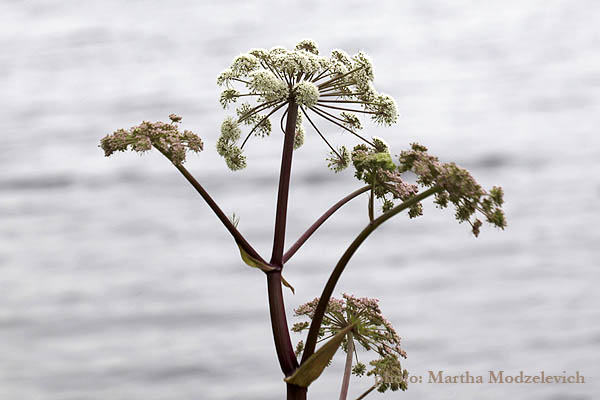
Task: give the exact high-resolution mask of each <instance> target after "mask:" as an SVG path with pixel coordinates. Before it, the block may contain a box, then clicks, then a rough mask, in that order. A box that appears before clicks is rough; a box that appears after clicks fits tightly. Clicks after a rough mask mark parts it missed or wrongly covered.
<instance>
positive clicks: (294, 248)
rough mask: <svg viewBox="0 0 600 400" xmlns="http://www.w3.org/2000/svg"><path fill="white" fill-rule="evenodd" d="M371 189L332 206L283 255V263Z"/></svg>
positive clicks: (354, 194)
mask: <svg viewBox="0 0 600 400" xmlns="http://www.w3.org/2000/svg"><path fill="white" fill-rule="evenodd" d="M370 188H371V185H367V186H364V187H362V188H360V189H358V190H355V191H354V192H352V193H350V194H349V195H348V196H346V197H344V198H343V199H341V200H340V201H338V202H337V203H335V204H334V205H333V206H331V208H330V209H329V210H327V211H326V212H325V213H324V214H323V215H321V217H320V218H319V219H318V220H316V221H315V223H314V224H312V225H311V226H310V228H308V229H307V230H306V232H304V233H303V234H302V236H300V237H299V238H298V240H296V243H294V244H293V245H292V247H290V248H289V249H288V251H286V252H285V254H284V255H283V262H284V263H286V262H287V261H288V260H289V259H290V258H292V256H293V255H294V254H295V253H296V252H297V251H298V249H300V247H302V245H303V244H304V242H306V241H307V240H308V239H309V238H310V237H311V236H312V234H313V233H315V231H316V230H317V229H319V227H320V226H321V225H323V223H324V222H325V221H327V219H328V218H329V217H331V216H332V215H333V213H335V212H336V211H337V210H339V209H340V208H341V207H342V206H343V205H344V204H346V203H347V202H349V201H350V200H352V199H353V198H355V197H356V196H358V195H360V194H362V193H364V192H366V191H367V190H369V189H370Z"/></svg>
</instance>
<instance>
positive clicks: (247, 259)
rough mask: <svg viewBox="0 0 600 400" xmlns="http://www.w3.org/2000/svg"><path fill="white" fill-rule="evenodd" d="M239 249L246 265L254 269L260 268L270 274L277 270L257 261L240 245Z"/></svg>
mask: <svg viewBox="0 0 600 400" xmlns="http://www.w3.org/2000/svg"><path fill="white" fill-rule="evenodd" d="M238 248H239V249H240V255H241V256H242V260H243V261H244V262H245V263H246V265H249V266H250V267H252V268H258V269H260V270H261V271H264V272H269V271H274V270H275V267H271V266H270V265H267V264H265V263H263V262H262V261H260V260H257V259H256V258H254V257H252V256H251V255H250V254H248V253H247V252H246V250H244V249H243V248H242V246H240V245H239V244H238Z"/></svg>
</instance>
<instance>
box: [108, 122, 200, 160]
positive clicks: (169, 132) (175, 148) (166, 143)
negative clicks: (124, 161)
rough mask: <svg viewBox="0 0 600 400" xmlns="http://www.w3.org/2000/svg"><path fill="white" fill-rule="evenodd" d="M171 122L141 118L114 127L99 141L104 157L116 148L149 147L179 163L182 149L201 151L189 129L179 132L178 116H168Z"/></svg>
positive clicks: (141, 151) (194, 135)
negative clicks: (125, 126) (137, 122)
mask: <svg viewBox="0 0 600 400" xmlns="http://www.w3.org/2000/svg"><path fill="white" fill-rule="evenodd" d="M169 118H170V119H171V123H166V122H160V121H158V122H148V121H143V122H142V123H141V124H140V125H137V126H134V127H131V128H129V129H118V130H116V131H115V132H114V133H112V134H111V135H106V136H105V137H104V138H102V139H101V140H100V147H101V148H102V150H104V155H105V156H106V157H108V156H110V155H112V154H113V153H115V152H117V151H125V150H127V149H131V150H133V151H136V152H138V153H144V152H146V151H149V150H150V149H151V148H152V146H154V147H155V148H157V149H158V150H159V151H161V152H162V153H163V154H164V155H165V156H167V157H168V158H169V159H170V160H171V161H172V162H173V164H176V165H180V164H182V163H183V162H184V161H185V158H186V152H187V151H193V152H195V153H198V152H200V151H202V149H203V147H204V144H203V143H202V139H200V137H198V136H197V135H196V134H194V133H193V132H192V131H188V130H184V131H183V132H180V131H179V127H178V125H177V124H178V123H179V122H181V117H180V116H178V115H175V114H171V115H169Z"/></svg>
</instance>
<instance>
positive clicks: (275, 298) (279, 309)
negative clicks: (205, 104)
mask: <svg viewBox="0 0 600 400" xmlns="http://www.w3.org/2000/svg"><path fill="white" fill-rule="evenodd" d="M297 117H298V105H297V104H296V102H295V101H294V100H293V99H291V100H290V102H289V107H288V116H287V124H286V128H285V138H284V140H283V155H282V157H281V172H280V175H279V190H278V194H277V211H276V214H275V233H274V238H273V254H272V256H271V262H270V265H271V266H273V267H275V268H277V270H275V271H271V272H268V273H267V289H268V293H269V312H270V315H271V327H272V328H273V339H274V341H275V349H276V351H277V358H278V359H279V365H280V366H281V370H282V371H283V373H284V374H285V376H289V375H291V374H292V373H293V372H294V371H295V370H296V368H298V360H297V359H296V355H295V354H294V348H293V346H292V341H291V339H290V332H289V329H288V324H287V319H286V316H285V305H284V302H283V293H282V288H281V269H282V268H283V245H284V243H285V225H286V217H287V207H288V194H289V187H290V175H291V170H292V155H293V151H294V135H295V133H296V118H297ZM288 390H290V389H289V386H288ZM304 393H305V392H304Z"/></svg>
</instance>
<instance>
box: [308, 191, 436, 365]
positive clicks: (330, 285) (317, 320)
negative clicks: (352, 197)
mask: <svg viewBox="0 0 600 400" xmlns="http://www.w3.org/2000/svg"><path fill="white" fill-rule="evenodd" d="M441 190H442V189H441V188H440V187H437V186H434V187H432V188H430V189H427V190H426V191H424V192H422V193H419V194H418V195H416V196H414V197H412V198H410V199H409V200H406V201H405V202H403V203H402V204H399V205H397V206H396V207H394V208H392V209H391V210H390V211H388V212H386V213H384V214H382V215H380V216H379V217H377V218H375V219H374V220H373V221H372V222H370V223H369V224H368V225H367V226H366V227H365V228H364V229H363V230H362V231H361V232H360V233H359V234H358V236H357V237H356V238H355V239H354V241H353V242H352V243H351V244H350V246H348V248H347V249H346V251H345V252H344V254H343V255H342V257H341V258H340V260H339V261H338V263H337V264H336V266H335V268H334V270H333V272H332V273H331V275H330V276H329V280H327V283H326V284H325V288H323V293H321V297H320V298H319V303H318V304H317V308H316V309H315V314H314V316H313V318H312V322H311V324H310V328H309V330H308V336H307V338H306V345H305V347H304V352H303V354H302V362H301V363H304V362H305V361H306V360H307V359H308V357H310V356H311V355H312V354H313V353H314V352H315V347H316V345H317V340H318V336H319V329H320V327H321V323H322V322H323V316H324V315H325V311H326V309H327V304H329V300H330V299H331V295H332V294H333V290H334V289H335V286H336V285H337V282H338V280H339V279H340V277H341V276H342V273H343V272H344V269H345V268H346V265H348V262H349V261H350V259H351V258H352V256H353V255H354V253H355V252H356V250H358V248H359V247H360V245H361V244H362V243H363V242H364V241H365V240H366V239H367V237H369V235H370V234H371V233H372V232H373V231H374V230H375V229H377V227H378V226H379V225H381V224H383V223H384V222H385V221H387V220H388V219H390V218H392V217H393V216H394V215H396V214H398V213H400V212H401V211H403V210H405V209H407V208H409V207H411V206H413V205H415V204H417V203H418V202H420V201H421V200H423V199H425V198H427V197H429V196H431V195H434V194H436V193H438V192H440V191H441Z"/></svg>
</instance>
